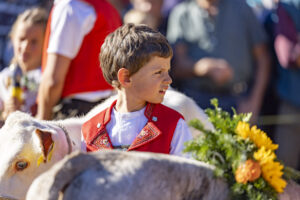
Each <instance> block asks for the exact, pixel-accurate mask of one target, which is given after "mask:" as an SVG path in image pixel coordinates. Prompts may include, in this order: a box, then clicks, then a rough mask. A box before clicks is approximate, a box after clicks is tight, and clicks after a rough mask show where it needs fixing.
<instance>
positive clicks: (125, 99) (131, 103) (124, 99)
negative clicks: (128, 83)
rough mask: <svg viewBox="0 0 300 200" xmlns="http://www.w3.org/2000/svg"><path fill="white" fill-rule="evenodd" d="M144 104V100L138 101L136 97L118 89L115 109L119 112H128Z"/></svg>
mask: <svg viewBox="0 0 300 200" xmlns="http://www.w3.org/2000/svg"><path fill="white" fill-rule="evenodd" d="M145 105H146V102H143V101H138V100H137V99H136V98H133V97H131V96H130V95H126V94H125V93H123V92H120V91H118V98H117V103H116V106H115V109H116V110H117V111H118V112H120V113H128V112H134V111H138V110H141V109H142V108H144V107H145Z"/></svg>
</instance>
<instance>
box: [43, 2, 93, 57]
mask: <svg viewBox="0 0 300 200" xmlns="http://www.w3.org/2000/svg"><path fill="white" fill-rule="evenodd" d="M95 21H96V13H95V10H94V8H93V7H91V6H90V5H88V4H86V3H84V2H82V1H71V0H65V1H64V0H62V1H60V2H59V3H57V4H56V5H55V6H54V10H53V13H52V19H51V29H50V30H51V33H50V38H49V45H48V49H47V52H48V53H56V54H60V55H63V56H66V57H68V58H71V59H72V58H74V57H75V56H76V55H77V53H78V51H79V49H80V46H81V43H82V41H83V38H84V37H85V35H86V34H88V33H89V32H90V31H91V30H92V28H93V26H94V23H95Z"/></svg>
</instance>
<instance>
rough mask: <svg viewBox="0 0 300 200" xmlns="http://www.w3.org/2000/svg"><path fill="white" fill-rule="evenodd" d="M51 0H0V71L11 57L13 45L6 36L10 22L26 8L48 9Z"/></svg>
mask: <svg viewBox="0 0 300 200" xmlns="http://www.w3.org/2000/svg"><path fill="white" fill-rule="evenodd" d="M52 1H53V0H26V1H24V0H1V1H0V71H1V70H2V69H3V68H5V67H7V66H8V65H9V63H10V60H11V59H12V57H13V47H12V43H11V41H10V38H9V36H8V34H9V32H10V31H11V28H12V24H13V23H14V22H15V21H16V19H17V17H18V15H19V14H21V13H22V12H24V11H25V10H26V9H28V8H31V7H34V6H38V7H42V8H45V9H46V10H47V11H49V10H50V8H51V5H52Z"/></svg>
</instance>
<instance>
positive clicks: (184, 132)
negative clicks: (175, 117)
mask: <svg viewBox="0 0 300 200" xmlns="http://www.w3.org/2000/svg"><path fill="white" fill-rule="evenodd" d="M192 139H193V138H192V134H191V132H190V129H189V127H188V125H187V123H186V122H185V121H184V120H183V119H179V121H178V123H177V126H176V129H175V132H174V135H173V139H172V142H171V152H170V154H172V155H178V156H184V157H189V156H188V155H184V154H183V153H182V151H183V150H184V143H185V142H187V141H189V140H192Z"/></svg>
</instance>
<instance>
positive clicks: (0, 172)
mask: <svg viewBox="0 0 300 200" xmlns="http://www.w3.org/2000/svg"><path fill="white" fill-rule="evenodd" d="M115 99H116V97H115V96H113V97H111V98H109V99H108V100H107V101H105V102H103V103H102V104H100V105H98V106H96V107H95V108H94V109H92V110H91V111H90V112H89V113H88V114H87V115H85V116H82V117H78V118H71V119H66V120H60V121H44V120H37V119H35V118H33V117H31V116H30V115H28V114H26V113H22V112H14V113H12V114H11V115H9V117H8V118H7V120H6V122H5V124H4V126H3V127H2V128H1V129H0V143H1V145H0V196H2V197H3V196H4V197H5V196H6V197H10V198H15V199H24V198H25V195H26V192H27V190H28V188H29V186H30V184H31V183H32V181H33V180H34V179H35V178H36V177H37V176H38V175H40V174H41V173H42V172H45V171H46V170H48V169H49V168H50V167H51V166H52V165H53V164H55V163H56V162H58V161H59V160H61V159H62V158H63V157H64V156H66V155H67V154H69V153H71V152H72V151H75V150H81V126H82V124H83V123H84V122H85V121H86V120H88V119H90V118H91V117H93V116H94V115H95V114H97V113H99V112H100V111H101V110H103V109H104V108H106V107H108V105H110V104H111V103H112V101H114V100H115ZM163 104H165V105H167V106H169V107H171V108H173V109H175V110H177V111H178V112H180V113H181V114H182V115H183V116H184V117H185V119H186V120H187V121H188V120H190V119H193V118H198V119H200V120H201V121H202V122H203V124H204V126H205V127H206V128H208V129H213V126H212V124H211V123H210V122H209V121H208V119H207V117H206V115H205V114H204V112H203V110H202V109H201V108H199V107H198V106H197V105H196V103H195V102H194V101H193V100H192V99H191V98H189V97H187V96H186V95H184V94H182V93H180V92H177V91H175V90H167V92H166V95H165V99H164V102H163ZM192 132H193V134H194V136H196V135H197V134H199V132H197V131H195V130H192Z"/></svg>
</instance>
